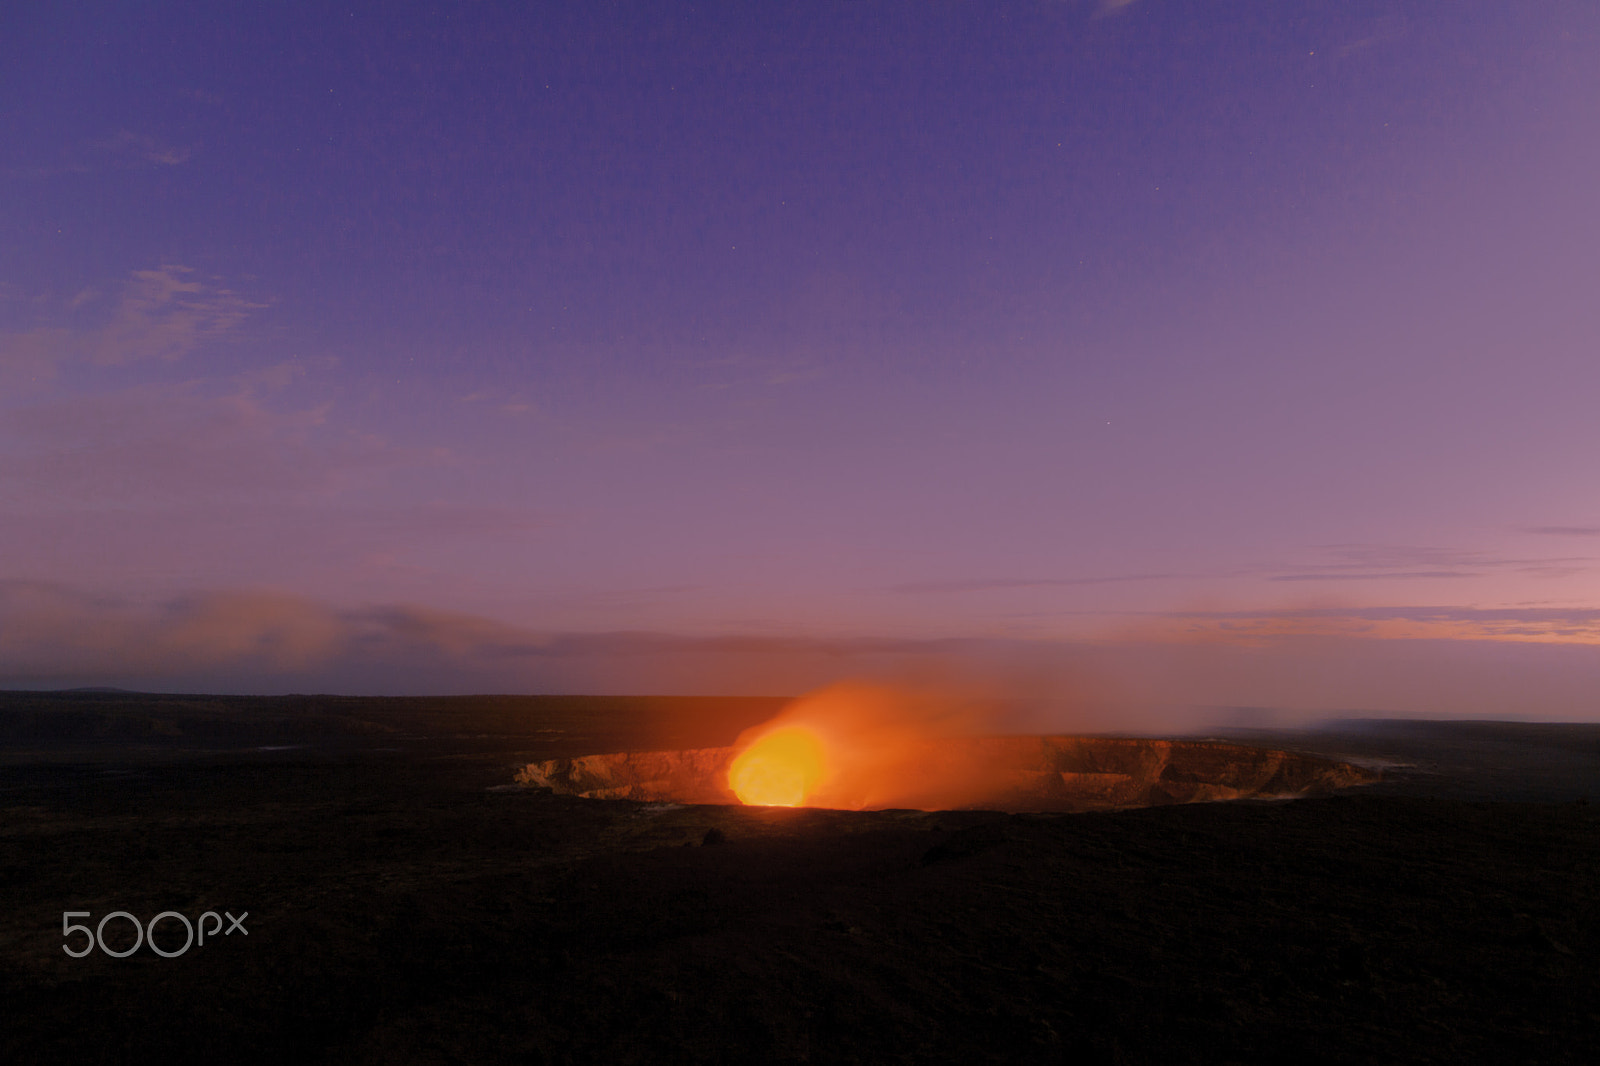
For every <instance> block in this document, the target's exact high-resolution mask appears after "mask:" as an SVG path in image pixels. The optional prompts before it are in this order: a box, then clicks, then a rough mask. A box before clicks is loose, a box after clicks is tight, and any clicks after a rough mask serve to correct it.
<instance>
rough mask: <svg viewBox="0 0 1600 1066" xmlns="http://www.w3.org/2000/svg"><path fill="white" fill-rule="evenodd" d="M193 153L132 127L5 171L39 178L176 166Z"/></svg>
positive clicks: (17, 176) (20, 175) (10, 173)
mask: <svg viewBox="0 0 1600 1066" xmlns="http://www.w3.org/2000/svg"><path fill="white" fill-rule="evenodd" d="M193 154H194V149H193V148H191V147H189V146H187V145H181V144H173V143H171V142H169V141H163V140H160V139H159V138H156V137H152V136H150V135H149V134H146V133H137V132H135V131H133V130H118V131H117V132H116V133H113V134H111V135H110V136H109V137H101V138H98V139H96V140H90V141H82V142H79V143H78V144H77V145H76V146H75V147H72V148H70V149H68V150H67V151H66V152H65V153H64V154H63V155H62V156H58V160H59V161H58V162H55V163H45V164H34V165H32V166H19V167H11V168H9V169H8V170H7V171H6V173H8V174H9V175H10V176H12V177H16V178H35V179H39V178H54V177H59V176H61V175H63V174H91V173H94V172H95V171H100V170H131V169H141V168H145V167H175V166H179V165H181V164H183V163H187V162H188V161H189V159H190V158H191V157H192V156H193Z"/></svg>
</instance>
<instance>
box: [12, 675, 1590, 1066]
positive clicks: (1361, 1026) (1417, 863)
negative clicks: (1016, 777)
mask: <svg viewBox="0 0 1600 1066" xmlns="http://www.w3.org/2000/svg"><path fill="white" fill-rule="evenodd" d="M774 706H775V705H774V704H773V703H771V702H761V701H677V702H672V701H642V700H633V701H627V700H573V699H545V700H534V699H521V700H517V699H503V700H477V701H468V700H461V701H456V700H436V701H426V700H414V701H411V700H311V699H307V700H300V701H298V702H297V701H296V700H294V699H287V700H279V701H273V700H206V699H201V698H189V697H184V698H179V697H136V696H126V695H117V694H78V695H67V696H40V695H34V694H16V693H13V694H4V695H0V743H3V748H0V899H4V901H5V903H6V906H5V908H4V910H3V911H0V966H3V969H0V1061H4V1062H16V1063H23V1062H75V1063H77V1062H82V1063H94V1062H142V1061H168V1062H191V1061H192V1062H249V1061H258V1062H340V1063H343V1062H501V1061H529V1062H546V1061H548V1062H607V1063H611V1062H616V1063H630V1062H638V1063H655V1062H678V1061H682V1062H740V1063H742V1062H750V1061H760V1060H766V1061H775V1062H807V1061H814V1062H870V1063H877V1062H939V1061H960V1062H1032V1061H1056V1060H1064V1061H1083V1062H1127V1063H1144V1062H1163V1063H1181V1062H1208V1063H1209V1062H1285V1061H1293V1062H1297V1063H1300V1062H1304V1063H1322V1062H1326V1063H1343V1062H1350V1063H1355V1062H1360V1063H1369V1062H1440V1063H1446V1062H1448V1063H1459V1062H1498V1061H1538V1062H1588V1061H1591V1056H1592V1054H1593V1048H1594V1047H1596V1046H1600V980H1597V977H1600V973H1597V970H1600V967H1597V962H1596V958H1597V952H1600V922H1597V915H1600V806H1594V805H1590V804H1588V803H1584V802H1582V800H1583V798H1584V797H1586V796H1587V797H1592V798H1593V799H1595V800H1596V801H1600V726H1534V725H1505V724H1488V723H1480V724H1465V723H1463V724H1448V723H1445V724H1432V725H1424V724H1419V723H1363V724H1349V725H1346V726H1343V727H1341V728H1340V729H1338V730H1337V731H1324V732H1318V733H1303V734H1282V733H1275V734H1270V735H1268V734H1253V735H1251V737H1249V738H1245V739H1257V740H1260V741H1261V742H1262V743H1270V744H1272V745H1273V746H1292V747H1299V748H1301V749H1303V750H1312V751H1320V752H1323V753H1327V754H1336V755H1343V756H1351V757H1358V758H1364V759H1368V760H1375V761H1384V762H1386V763H1388V764H1390V771H1389V775H1388V778H1387V779H1386V781H1385V782H1384V783H1383V784H1380V785H1377V786H1372V787H1369V788H1365V789H1362V790H1359V791H1358V792H1355V793H1347V794H1342V795H1339V796H1335V797H1329V798H1314V799H1304V800H1298V801H1294V802H1276V803H1247V802H1239V803H1230V804H1199V805H1190V806H1182V807H1165V808H1151V809H1145V810H1133V811H1122V812H1114V813H1098V814H1079V815H1065V816H1041V815H1034V816H1028V815H1004V814H994V813H984V812H945V813H932V814H923V813H917V812H871V813H850V812H831V811H807V810H794V811H790V810H757V809H746V808H728V807H679V808H662V807H659V806H646V805H640V804H633V803H626V802H599V801H587V800H578V799H572V798H567V797H559V796H553V795H549V794H544V793H538V792H531V791H522V790H516V789H508V788H504V787H503V786H505V785H506V784H507V783H508V782H509V781H510V780H511V774H512V771H513V769H514V768H515V767H516V766H519V765H521V764H523V763H526V762H528V761H530V760H533V759H538V758H552V757H556V756H561V755H571V754H584V753H591V752H597V751H607V750H620V749H625V748H632V747H678V746H684V747H687V746H696V745H710V744H719V743H727V742H728V741H729V740H730V739H731V738H732V735H733V734H734V733H736V732H737V731H738V729H739V728H740V727H742V726H744V725H747V724H751V723H753V722H755V721H759V720H761V719H763V718H765V717H766V716H767V715H769V714H770V713H771V712H772V710H773V709H774ZM1232 739H1241V737H1240V735H1238V734H1234V735H1233V736H1232ZM260 749H273V750H260ZM1395 764H1405V765H1395ZM67 910H77V911H83V910H87V911H90V912H91V913H92V918H91V919H89V920H90V921H91V923H97V922H98V921H99V919H100V918H101V917H102V916H103V915H104V914H106V913H108V912H110V911H113V910H125V911H129V912H132V913H133V914H135V915H137V916H139V917H140V918H141V920H145V921H148V919H149V918H150V917H152V916H154V915H155V914H156V913H158V912H160V911H163V910H176V911H180V912H182V913H184V914H185V915H188V916H189V917H191V918H193V917H195V916H197V915H198V914H199V913H200V912H202V911H205V910H215V911H218V912H221V911H230V912H232V913H233V914H235V915H237V914H239V913H240V912H241V911H248V912H249V917H248V919H246V921H245V925H246V928H247V929H248V930H249V932H248V935H247V936H246V935H242V934H239V933H234V934H233V935H230V936H226V937H220V936H215V935H213V936H212V938H210V939H209V940H208V942H207V943H206V945H205V946H204V947H203V948H202V947H195V948H191V949H190V950H189V951H187V952H186V953H185V954H183V955H182V956H180V957H177V958H172V959H167V958H162V957H160V956H157V955H155V954H153V953H152V952H151V951H150V950H149V949H148V948H142V949H141V950H139V951H138V952H136V953H134V954H133V955H131V956H129V957H127V958H125V959H114V958H109V957H107V956H105V955H104V954H102V953H101V952H100V951H98V950H96V951H95V952H94V953H92V954H91V955H89V956H87V957H85V958H81V959H74V958H69V957H68V956H67V955H66V954H65V953H64V952H63V951H62V945H63V943H64V941H63V938H62V935H61V921H62V912H63V911H67ZM75 920H78V921H81V920H82V919H75ZM118 928H120V929H122V930H126V931H127V932H128V936H129V942H130V943H131V928H130V927H128V926H127V924H126V923H124V922H122V921H121V920H120V919H119V920H117V921H116V922H114V923H113V924H112V925H110V926H108V927H107V931H106V932H107V939H108V940H110V941H111V942H112V943H111V946H112V947H116V946H117V941H116V935H117V934H116V933H115V930H116V929H118ZM169 932H170V933H173V934H176V937H175V939H174V940H163V943H164V944H165V945H166V946H167V947H169V948H175V947H176V946H178V945H179V944H181V943H182V939H183V938H182V929H181V926H178V925H177V924H176V923H170V926H164V927H163V933H164V934H165V933H169ZM81 942H82V938H81V937H77V938H76V939H74V940H73V941H71V943H73V944H74V945H76V944H78V943H81Z"/></svg>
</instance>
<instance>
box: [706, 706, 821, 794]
mask: <svg viewBox="0 0 1600 1066" xmlns="http://www.w3.org/2000/svg"><path fill="white" fill-rule="evenodd" d="M825 770H826V757H825V755H824V753H823V749H822V741H821V739H819V738H818V737H817V735H816V734H815V733H813V732H812V731H811V730H809V729H807V728H806V727H804V726H798V725H791V726H784V727H783V728H781V729H775V730H773V731H772V732H770V733H768V734H766V735H765V736H763V737H761V738H760V739H758V740H757V741H756V742H755V743H754V744H751V745H750V746H749V747H748V748H745V749H744V751H742V752H740V753H739V755H738V757H737V758H735V759H734V760H733V765H731V766H730V767H728V787H729V788H731V789H733V794H734V795H736V796H738V797H739V802H740V803H746V804H750V805H751V806H759V807H798V806H800V805H801V804H802V803H804V802H805V800H806V797H807V796H809V795H810V794H811V792H812V790H813V789H815V788H816V787H817V785H818V784H819V783H820V782H821V781H822V777H823V774H824V772H825Z"/></svg>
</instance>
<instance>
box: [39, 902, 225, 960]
mask: <svg viewBox="0 0 1600 1066" xmlns="http://www.w3.org/2000/svg"><path fill="white" fill-rule="evenodd" d="M222 913H223V914H227V915H228V922H229V925H228V931H227V932H225V933H222V935H223V936H232V935H233V933H234V932H235V930H237V931H238V932H240V933H243V934H244V935H245V936H249V935H250V930H248V929H246V928H245V927H244V920H245V919H246V918H248V917H250V912H249V911H245V912H244V913H243V914H241V915H239V917H237V918H235V917H234V916H233V915H231V914H228V912H227V911H223V912H222ZM88 917H91V915H90V913H89V912H88V911H62V912H61V936H62V938H63V939H66V940H69V941H70V940H71V938H72V934H73V933H82V934H83V935H84V936H85V937H86V938H88V942H87V943H86V944H84V945H83V949H82V950H81V951H73V950H72V945H71V944H70V943H67V944H62V945H61V950H62V951H65V952H66V953H67V954H68V955H71V956H72V957H73V958H75V959H81V958H83V957H84V956H85V955H87V954H89V953H90V952H91V951H93V950H94V949H95V945H96V944H98V945H100V950H101V951H103V952H105V953H106V954H107V955H110V956H111V957H112V958H114V959H121V958H126V957H127V956H129V955H132V954H133V953H134V952H135V951H138V950H139V948H140V947H141V946H142V945H143V944H144V942H145V940H147V939H148V940H149V941H150V950H151V951H153V952H155V953H156V954H157V955H160V956H161V957H162V958H166V959H175V958H177V957H178V956H179V955H182V954H183V953H184V952H185V951H188V950H189V948H190V947H191V946H192V945H193V944H194V943H195V925H196V924H198V925H199V927H200V946H201V947H204V946H205V942H206V937H207V935H209V936H210V937H211V938H212V939H213V940H215V939H216V937H217V934H218V933H219V932H222V916H221V915H219V914H218V913H217V912H216V911H206V912H205V913H204V914H202V915H201V916H200V920H199V922H198V923H191V922H190V921H189V919H188V918H185V917H184V916H183V915H181V914H179V913H178V912H177V911H162V912H161V913H160V914H158V915H156V916H155V917H154V918H151V919H150V923H149V925H148V926H145V925H140V924H139V919H137V918H135V917H134V916H133V915H131V914H129V913H128V912H127V911H112V912H111V913H110V914H108V915H106V916H105V917H104V918H101V919H100V924H99V925H97V926H95V927H94V929H93V930H92V931H91V930H90V928H89V927H88V926H87V925H77V924H74V923H73V921H72V919H74V918H88ZM113 918H123V919H126V920H127V922H128V923H129V924H130V925H132V926H133V932H134V940H133V947H131V948H126V949H124V950H122V951H113V950H112V949H111V948H109V947H107V946H106V936H105V932H106V923H107V922H109V921H111V919H113ZM163 918H174V919H176V920H178V921H180V922H182V923H183V928H184V929H185V930H186V931H187V933H188V939H186V940H185V941H184V942H183V947H181V948H179V949H178V950H177V951H166V950H163V949H162V948H161V947H160V946H159V945H157V944H156V926H157V925H160V924H161V920H162V919H163ZM207 918H209V919H211V920H212V922H214V923H215V924H214V925H212V927H211V928H210V929H209V930H208V929H206V919H207ZM112 928H113V929H116V928H117V927H115V926H113V927H112ZM147 933H148V936H146V934H147Z"/></svg>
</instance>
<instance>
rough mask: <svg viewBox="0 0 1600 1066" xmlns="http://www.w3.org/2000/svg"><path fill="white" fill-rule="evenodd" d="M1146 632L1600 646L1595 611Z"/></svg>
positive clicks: (1210, 618) (1365, 610) (1473, 611)
mask: <svg viewBox="0 0 1600 1066" xmlns="http://www.w3.org/2000/svg"><path fill="white" fill-rule="evenodd" d="M1162 617H1163V620H1162V621H1161V622H1158V623H1157V624H1156V625H1155V626H1154V627H1147V630H1146V631H1147V632H1149V633H1150V634H1151V635H1156V634H1157V633H1158V631H1163V630H1164V631H1165V635H1166V636H1168V637H1176V638H1178V639H1202V640H1212V639H1214V640H1222V641H1237V642H1245V643H1252V642H1260V641H1264V640H1267V641H1270V640H1272V639H1275V638H1300V637H1328V636H1343V637H1362V638H1368V639H1377V640H1418V639H1422V640H1469V641H1477V640H1502V641H1532V642H1540V643H1556V644H1600V608H1593V607H1461V606H1410V607H1406V606H1401V607H1308V608H1300V609H1289V610H1244V611H1175V612H1172V613H1170V614H1167V615H1164V616H1162Z"/></svg>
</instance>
